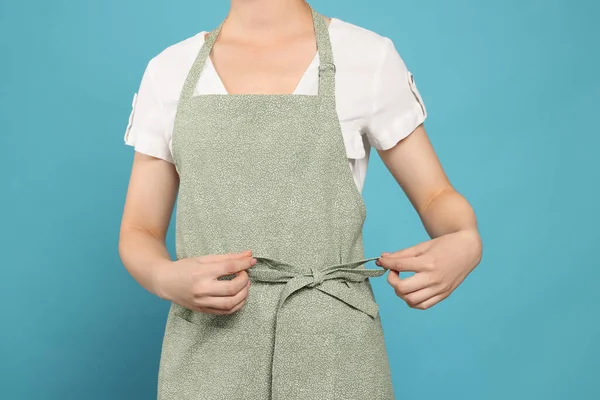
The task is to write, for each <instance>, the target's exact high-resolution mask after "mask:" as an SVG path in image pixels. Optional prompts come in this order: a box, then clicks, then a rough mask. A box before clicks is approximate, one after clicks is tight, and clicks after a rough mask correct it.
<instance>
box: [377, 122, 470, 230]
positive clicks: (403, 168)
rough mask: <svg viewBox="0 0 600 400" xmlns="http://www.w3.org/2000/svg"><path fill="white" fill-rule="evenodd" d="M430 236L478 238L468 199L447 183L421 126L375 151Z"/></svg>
mask: <svg viewBox="0 0 600 400" xmlns="http://www.w3.org/2000/svg"><path fill="white" fill-rule="evenodd" d="M377 152H378V153H379V156H380V157H381V159H382V161H383V162H384V164H385V165H386V167H387V168H388V170H389V171H390V172H391V174H392V176H393V177H394V179H395V180H396V182H398V184H399V185H400V187H401V188H402V190H403V191H404V193H405V194H406V195H407V197H408V199H409V200H410V202H411V204H412V205H413V207H414V208H415V210H416V211H417V213H418V214H419V217H420V218H421V221H422V222H423V226H424V227H425V230H426V231H427V233H428V234H429V236H430V237H431V238H436V237H439V236H442V235H445V234H447V233H453V232H458V231H464V232H469V233H470V234H472V235H473V238H474V239H475V238H477V237H478V233H477V220H476V218H475V213H474V212H473V209H472V208H471V206H470V204H469V203H468V201H467V200H466V199H465V198H464V197H463V196H462V195H461V194H460V193H458V192H457V191H456V190H455V189H454V188H453V187H452V185H451V184H450V182H449V180H448V178H447V176H446V174H445V172H444V170H443V168H442V166H441V164H440V161H439V159H438V158H437V155H436V154H435V151H434V149H433V147H432V145H431V142H430V141H429V138H428V137H427V133H426V132H425V128H424V126H423V125H422V124H421V125H419V126H418V127H417V128H416V129H415V130H414V132H413V133H411V134H410V135H408V137H406V138H405V139H403V140H401V141H400V142H398V143H397V144H396V145H395V146H394V147H392V148H390V149H388V150H377Z"/></svg>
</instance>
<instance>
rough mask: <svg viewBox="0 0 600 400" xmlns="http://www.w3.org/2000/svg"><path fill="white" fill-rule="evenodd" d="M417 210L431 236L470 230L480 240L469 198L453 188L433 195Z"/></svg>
mask: <svg viewBox="0 0 600 400" xmlns="http://www.w3.org/2000/svg"><path fill="white" fill-rule="evenodd" d="M417 211H418V213H419V216H420V218H421V221H422V222H423V226H424V227H425V230H426V231H427V233H428V234H429V236H430V237H431V238H436V237H438V236H442V235H446V234H448V233H453V232H458V231H469V232H472V233H473V235H474V238H475V239H477V240H479V234H478V231H477V219H476V217H475V213H474V211H473V208H472V207H471V205H470V204H469V202H468V201H467V199H465V198H464V197H463V196H462V195H461V194H460V193H458V192H457V191H456V190H454V189H452V188H449V189H447V190H444V191H442V192H440V193H438V194H437V195H435V196H433V197H432V198H430V199H429V201H427V202H426V203H425V204H424V205H423V206H422V207H421V208H420V209H418V210H417Z"/></svg>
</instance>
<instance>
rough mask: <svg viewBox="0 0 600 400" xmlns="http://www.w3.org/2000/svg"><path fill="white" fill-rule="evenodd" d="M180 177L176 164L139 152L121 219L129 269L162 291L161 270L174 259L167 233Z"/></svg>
mask: <svg viewBox="0 0 600 400" xmlns="http://www.w3.org/2000/svg"><path fill="white" fill-rule="evenodd" d="M178 187H179V178H178V175H177V172H176V171H175V167H174V165H173V164H171V163H169V162H167V161H164V160H161V159H158V158H155V157H151V156H148V155H145V154H142V153H138V152H136V153H135V155H134V161H133V166H132V170H131V177H130V181H129V188H128V190H127V197H126V200H125V208H124V211H123V217H122V221H121V230H120V237H119V254H120V256H121V259H122V261H123V264H124V265H125V268H126V269H127V271H128V272H129V273H130V274H131V275H132V276H133V278H134V279H135V280H136V281H137V282H138V283H139V284H140V285H142V287H144V288H145V289H146V290H148V291H149V292H151V293H153V294H156V295H159V292H160V290H159V288H158V285H157V276H158V272H159V271H160V270H162V269H164V268H166V266H168V265H169V263H170V262H171V256H170V255H169V252H168V251H167V247H166V244H165V237H166V234H167V229H168V226H169V222H170V219H171V214H172V212H173V207H174V204H175V198H176V196H177V189H178Z"/></svg>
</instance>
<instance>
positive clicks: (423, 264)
mask: <svg viewBox="0 0 600 400" xmlns="http://www.w3.org/2000/svg"><path fill="white" fill-rule="evenodd" d="M378 261H379V265H380V266H382V267H384V268H387V269H393V270H394V271H398V272H421V271H425V270H427V269H428V266H429V265H428V259H427V258H426V257H424V256H418V257H406V258H400V257H381V258H379V259H378Z"/></svg>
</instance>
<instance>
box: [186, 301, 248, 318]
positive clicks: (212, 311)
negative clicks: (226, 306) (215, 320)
mask: <svg viewBox="0 0 600 400" xmlns="http://www.w3.org/2000/svg"><path fill="white" fill-rule="evenodd" d="M245 304H246V300H243V301H242V302H240V304H238V305H237V306H235V307H234V308H232V309H231V310H219V309H217V308H209V307H207V308H197V309H196V311H199V312H202V313H206V314H217V315H228V314H233V313H234V312H236V311H237V310H239V309H240V308H242V307H244V305H245Z"/></svg>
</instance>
